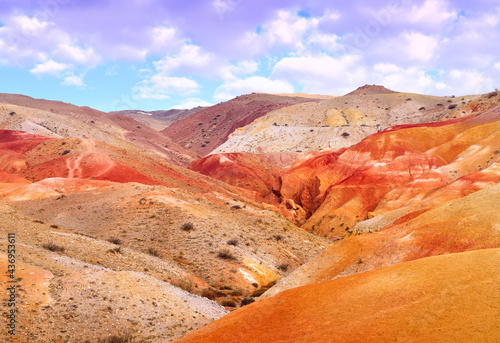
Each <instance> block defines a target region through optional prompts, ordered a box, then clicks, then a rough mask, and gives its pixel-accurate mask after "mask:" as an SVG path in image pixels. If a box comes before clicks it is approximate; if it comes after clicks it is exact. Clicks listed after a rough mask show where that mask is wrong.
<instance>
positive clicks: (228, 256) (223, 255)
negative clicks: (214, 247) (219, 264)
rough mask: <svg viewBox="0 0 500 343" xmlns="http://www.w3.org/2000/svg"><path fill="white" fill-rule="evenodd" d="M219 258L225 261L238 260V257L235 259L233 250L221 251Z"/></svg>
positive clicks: (224, 249)
mask: <svg viewBox="0 0 500 343" xmlns="http://www.w3.org/2000/svg"><path fill="white" fill-rule="evenodd" d="M217 257H218V258H222V259H223V260H236V257H234V255H233V253H232V252H231V250H229V249H226V248H222V249H220V250H219V251H217Z"/></svg>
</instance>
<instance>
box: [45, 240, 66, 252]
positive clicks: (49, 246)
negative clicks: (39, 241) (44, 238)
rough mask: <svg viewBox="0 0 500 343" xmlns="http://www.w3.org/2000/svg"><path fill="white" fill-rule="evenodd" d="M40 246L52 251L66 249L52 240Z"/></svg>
mask: <svg viewBox="0 0 500 343" xmlns="http://www.w3.org/2000/svg"><path fill="white" fill-rule="evenodd" d="M42 247H43V248H44V249H47V250H49V251H52V252H63V251H64V250H66V249H65V248H64V247H61V246H59V245H57V244H54V243H52V242H50V243H45V244H43V245H42Z"/></svg>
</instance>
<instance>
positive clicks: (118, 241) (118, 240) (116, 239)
mask: <svg viewBox="0 0 500 343" xmlns="http://www.w3.org/2000/svg"><path fill="white" fill-rule="evenodd" d="M107 241H108V242H110V243H113V244H116V245H120V244H122V240H121V239H119V238H116V237H111V238H108V239H107Z"/></svg>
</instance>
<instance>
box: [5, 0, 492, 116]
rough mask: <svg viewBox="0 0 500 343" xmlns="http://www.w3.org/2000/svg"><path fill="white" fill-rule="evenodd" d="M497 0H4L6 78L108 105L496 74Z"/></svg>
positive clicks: (432, 82) (438, 83) (146, 105)
mask: <svg viewBox="0 0 500 343" xmlns="http://www.w3.org/2000/svg"><path fill="white" fill-rule="evenodd" d="M499 41H500V1H498V0H479V1H474V2H470V1H462V0H425V1H416V0H391V1H378V0H375V1H359V0H349V1H347V0H338V1H331V0H330V1H326V0H324V1H322V0H316V1H315V0H304V1H284V0H276V1H263V0H253V1H250V0H192V1H189V2H188V1H176V0H172V1H164V0H128V1H127V0H121V1H119V0H99V1H97V0H85V1H80V0H33V1H30V0H0V92H5V93H21V94H25V95H29V96H32V97H37V98H46V99H54V100H61V101H65V102H71V103H74V104H77V105H81V106H84V105H85V106H90V107H94V108H97V109H100V110H104V111H112V110H122V109H143V110H155V109H168V108H172V107H177V108H190V107H194V106H197V105H209V104H215V103H218V102H221V101H225V100H228V99H230V98H232V97H235V96H237V95H240V94H244V93H250V92H269V93H292V92H306V93H319V94H333V95H342V94H345V93H347V92H349V91H351V90H353V89H355V88H357V87H358V86H361V85H364V84H382V85H384V86H386V87H388V88H391V89H394V90H397V91H408V92H418V93H424V94H433V95H452V94H454V95H465V94H477V93H484V92H488V91H492V90H494V89H495V88H499V87H498V86H499V84H500V45H499V44H498V42H499Z"/></svg>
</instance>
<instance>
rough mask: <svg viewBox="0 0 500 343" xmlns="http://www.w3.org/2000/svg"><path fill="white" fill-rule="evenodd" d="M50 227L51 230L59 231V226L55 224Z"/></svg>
mask: <svg viewBox="0 0 500 343" xmlns="http://www.w3.org/2000/svg"><path fill="white" fill-rule="evenodd" d="M50 227H51V228H53V229H59V226H58V225H56V224H52V225H51V226H50Z"/></svg>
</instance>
